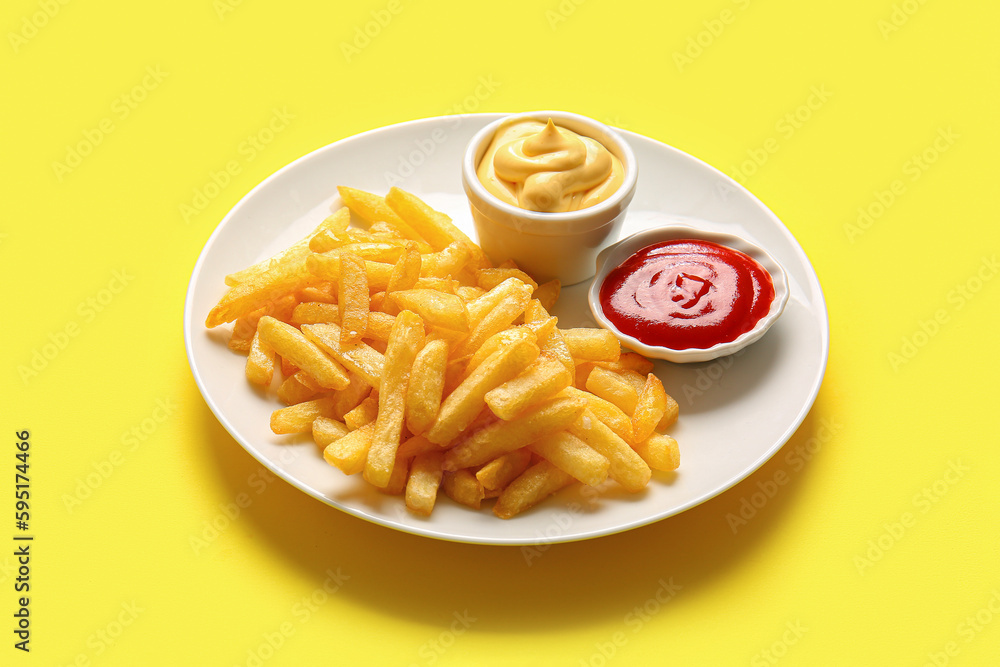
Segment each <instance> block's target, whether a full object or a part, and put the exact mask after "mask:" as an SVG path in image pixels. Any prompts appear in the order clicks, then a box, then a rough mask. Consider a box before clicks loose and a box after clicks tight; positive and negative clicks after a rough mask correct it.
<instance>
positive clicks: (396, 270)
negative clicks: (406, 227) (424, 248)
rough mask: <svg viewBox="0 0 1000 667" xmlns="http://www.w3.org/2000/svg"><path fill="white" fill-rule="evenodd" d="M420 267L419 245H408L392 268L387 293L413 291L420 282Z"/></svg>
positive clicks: (411, 243)
mask: <svg viewBox="0 0 1000 667" xmlns="http://www.w3.org/2000/svg"><path fill="white" fill-rule="evenodd" d="M420 265H421V258H420V251H419V250H418V249H417V244H416V243H413V242H410V243H407V244H406V248H405V249H404V250H403V254H402V255H401V256H400V258H399V259H398V260H397V261H396V263H395V264H394V265H393V267H392V273H390V274H389V283H388V284H387V285H386V292H398V291H400V290H407V289H413V287H414V286H415V285H416V284H417V281H418V280H420Z"/></svg>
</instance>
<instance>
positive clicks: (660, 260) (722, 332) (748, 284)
mask: <svg viewBox="0 0 1000 667" xmlns="http://www.w3.org/2000/svg"><path fill="white" fill-rule="evenodd" d="M773 300H774V285H773V284H772V283H771V276H770V275H769V274H768V272H767V270H766V269H764V267H762V266H761V265H760V264H758V263H757V261H756V260H754V259H753V258H752V257H749V256H748V255H746V254H744V253H742V252H740V251H738V250H733V249H732V248H727V247H725V246H722V245H719V244H717V243H712V242H710V241H700V240H696V239H679V240H676V241H664V242H661V243H654V244H653V245H649V246H646V247H645V248H643V249H641V250H639V251H638V252H636V253H635V254H633V255H632V256H631V257H629V258H628V259H627V260H625V262H624V263H623V264H622V265H621V266H619V267H617V268H615V269H612V270H611V272H610V273H608V276H607V278H605V279H604V283H603V284H602V285H601V307H602V309H603V310H604V315H605V317H607V318H608V319H609V320H611V323H612V324H614V325H615V327H617V329H618V330H619V331H621V332H622V333H624V334H628V335H629V336H632V337H633V338H636V339H638V340H639V341H641V342H643V343H645V344H646V345H656V346H660V347H668V348H670V349H673V350H686V349H691V348H697V349H706V348H709V347H712V346H713V345H716V344H718V343H726V342H729V341H733V340H736V339H737V338H739V336H740V335H741V334H744V333H746V332H747V331H750V330H751V329H753V327H754V325H755V324H757V322H758V321H759V320H760V319H761V318H762V317H764V316H765V315H767V312H768V310H770V308H771V302H772V301H773Z"/></svg>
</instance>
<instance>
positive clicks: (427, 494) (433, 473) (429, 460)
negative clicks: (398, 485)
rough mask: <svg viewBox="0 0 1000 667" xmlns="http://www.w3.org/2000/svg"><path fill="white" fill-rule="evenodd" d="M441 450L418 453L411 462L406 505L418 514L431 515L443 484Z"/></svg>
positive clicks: (407, 481)
mask: <svg viewBox="0 0 1000 667" xmlns="http://www.w3.org/2000/svg"><path fill="white" fill-rule="evenodd" d="M443 457H444V455H443V454H442V453H441V452H427V453H425V454H418V455H417V456H415V457H414V458H413V462H412V463H411V464H410V477H409V479H407V480H406V506H407V507H408V508H409V509H410V510H411V511H412V512H416V513H417V514H423V515H424V516H430V513H431V511H432V510H433V509H434V501H435V500H437V492H438V488H439V487H440V486H441V474H442V471H441V460H442V458H443Z"/></svg>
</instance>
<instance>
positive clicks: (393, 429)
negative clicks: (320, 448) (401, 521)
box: [317, 310, 440, 487]
mask: <svg viewBox="0 0 1000 667" xmlns="http://www.w3.org/2000/svg"><path fill="white" fill-rule="evenodd" d="M317 326H318V325H317ZM423 344H424V323H423V322H422V321H421V320H420V318H419V317H417V315H416V314H414V313H412V312H410V311H408V310H404V311H403V312H401V313H400V314H399V315H397V316H396V322H395V324H393V326H392V333H391V334H390V335H389V346H388V348H387V349H386V353H385V372H384V374H383V376H382V382H381V384H380V385H379V394H378V417H377V418H376V419H375V432H374V434H373V435H372V446H371V450H370V451H369V452H368V460H367V461H366V462H365V471H364V475H365V480H366V481H367V482H368V483H369V484H372V485H374V486H378V487H385V486H386V485H387V484H388V483H389V478H390V476H391V475H392V468H393V465H394V463H395V461H396V450H397V449H398V448H399V442H400V437H401V435H402V430H403V416H404V415H403V413H404V409H405V405H406V390H407V386H408V385H409V382H410V371H411V369H412V367H413V360H414V358H415V357H416V356H417V352H419V351H420V348H421V347H423ZM411 476H412V468H411ZM439 479H440V478H439Z"/></svg>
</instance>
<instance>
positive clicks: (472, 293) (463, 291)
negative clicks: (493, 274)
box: [455, 285, 486, 303]
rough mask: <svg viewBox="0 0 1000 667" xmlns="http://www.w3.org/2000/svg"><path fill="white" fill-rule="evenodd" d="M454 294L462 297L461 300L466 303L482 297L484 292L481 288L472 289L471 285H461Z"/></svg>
mask: <svg viewBox="0 0 1000 667" xmlns="http://www.w3.org/2000/svg"><path fill="white" fill-rule="evenodd" d="M455 294H457V295H458V296H460V297H462V300H463V301H465V302H466V303H469V302H470V301H473V300H475V299H478V298H479V297H481V296H482V295H484V294H486V290H484V289H483V288H481V287H474V286H471V285H461V286H459V287H458V289H456V290H455Z"/></svg>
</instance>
